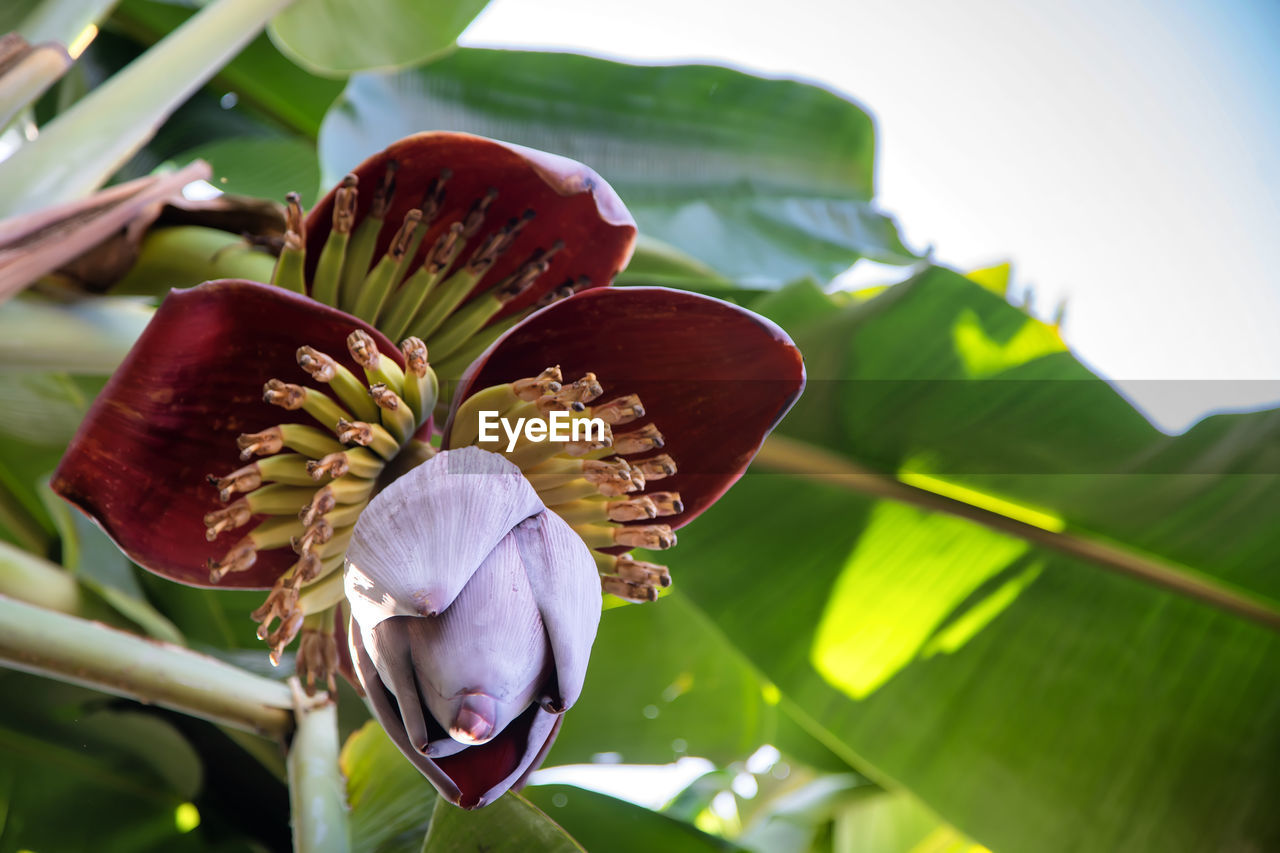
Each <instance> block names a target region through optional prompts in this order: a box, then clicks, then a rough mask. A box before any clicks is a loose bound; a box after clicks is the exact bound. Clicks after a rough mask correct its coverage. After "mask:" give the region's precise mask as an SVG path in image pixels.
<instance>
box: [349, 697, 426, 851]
mask: <svg viewBox="0 0 1280 853" xmlns="http://www.w3.org/2000/svg"><path fill="white" fill-rule="evenodd" d="M341 760H342V773H343V775H344V776H346V777H347V802H348V804H349V805H350V806H351V843H352V850H354V851H357V853H375V851H376V853H390V851H400V850H403V851H412V853H417V851H418V850H420V849H421V848H422V839H423V837H424V836H425V835H426V833H427V827H428V826H429V825H430V823H431V809H432V807H433V806H434V805H435V801H436V792H435V789H434V788H432V787H431V783H429V782H428V781H427V780H426V778H425V777H423V775H422V774H421V773H419V772H418V769H417V768H416V767H414V766H413V765H412V764H410V763H409V761H408V760H407V759H406V758H405V757H404V756H403V755H401V754H400V750H399V749H397V748H396V745H395V744H394V743H392V742H391V738H389V737H387V733H386V732H385V731H383V730H382V726H380V725H378V724H377V722H374V721H372V720H371V721H369V722H367V723H365V724H364V726H362V727H361V728H360V729H359V730H358V731H356V732H355V733H353V734H352V735H351V737H349V738H347V742H346V743H345V744H344V745H343V747H342V759H341Z"/></svg>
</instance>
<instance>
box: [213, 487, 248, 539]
mask: <svg viewBox="0 0 1280 853" xmlns="http://www.w3.org/2000/svg"><path fill="white" fill-rule="evenodd" d="M252 516H253V510H251V509H249V502H248V501H246V500H244V499H243V498H241V499H240V500H238V501H236V502H235V503H233V504H231V506H228V507H224V508H223V509H219V510H215V511H213V512H211V513H209V514H207V515H206V516H205V517H204V526H205V527H207V528H208V529H207V530H205V532H204V537H205V539H207V540H208V541H210V542H212V541H213V540H214V539H217V538H218V534H219V533H221V532H222V531H224V530H234V529H235V528H237V527H241V526H243V525H245V524H248V522H249V519H250V518H251V517H252Z"/></svg>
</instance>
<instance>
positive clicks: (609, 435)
mask: <svg viewBox="0 0 1280 853" xmlns="http://www.w3.org/2000/svg"><path fill="white" fill-rule="evenodd" d="M589 433H590V431H588V434H589ZM612 444H613V430H611V429H610V428H609V425H608V424H605V425H604V431H603V433H602V434H601V435H600V437H599V438H592V439H588V440H586V441H567V442H565V445H564V451H565V453H568V454H569V455H570V456H586V455H587V454H588V453H590V452H591V451H593V450H603V449H604V448H606V447H609V446H611V445H612Z"/></svg>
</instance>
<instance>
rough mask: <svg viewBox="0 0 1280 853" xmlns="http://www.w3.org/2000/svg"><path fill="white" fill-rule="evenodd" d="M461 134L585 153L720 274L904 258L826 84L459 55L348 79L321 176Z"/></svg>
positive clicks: (654, 225) (866, 129)
mask: <svg viewBox="0 0 1280 853" xmlns="http://www.w3.org/2000/svg"><path fill="white" fill-rule="evenodd" d="M421 130H461V131H468V132H471V133H477V134H480V135H482V136H491V137H495V138H498V139H505V140H507V141H509V142H517V143H520V144H522V145H528V146H531V147H533V148H541V149H543V150H547V151H555V152H557V153H559V154H564V155H566V156H569V157H573V158H575V159H577V160H581V161H582V162H584V163H586V164H587V165H589V166H591V167H592V168H594V169H596V170H597V171H598V172H600V174H601V175H603V176H604V178H605V179H606V180H608V181H609V183H610V184H612V185H613V187H614V188H615V189H617V190H618V192H619V194H620V195H621V196H622V198H623V200H624V201H626V202H627V206H628V207H629V208H630V209H631V211H632V213H634V214H635V217H636V221H637V222H638V223H639V225H640V230H641V232H643V233H646V234H648V235H650V236H652V237H657V238H659V239H660V240H663V241H665V242H667V243H669V244H671V245H672V246H674V247H676V248H677V249H680V250H681V251H683V252H685V253H687V254H689V255H691V256H693V257H694V258H696V259H697V260H699V261H701V262H702V263H704V264H707V265H709V266H710V267H712V268H714V269H715V270H717V271H719V272H720V273H723V274H724V275H726V276H728V277H730V278H732V279H735V280H738V281H745V282H747V283H749V284H752V285H756V286H759V285H767V286H778V285H780V284H782V283H783V282H786V281H790V280H792V279H794V278H797V277H799V276H802V275H816V276H818V277H819V278H822V279H824V280H825V279H828V278H830V277H831V276H833V275H835V274H836V273H839V272H841V271H842V270H844V269H845V268H847V267H848V266H849V265H850V264H852V263H853V262H854V261H856V260H858V259H859V258H863V257H866V258H873V259H876V260H881V261H886V262H889V263H904V262H907V261H909V260H911V259H912V256H911V254H910V253H909V252H908V251H907V250H906V249H905V248H904V247H903V246H902V243H901V242H900V240H899V237H898V233H897V228H896V226H895V225H894V224H893V222H892V221H891V220H890V219H889V218H887V217H886V216H884V215H883V214H881V213H880V212H878V211H877V210H876V209H875V207H874V205H873V204H872V203H871V200H872V194H873V180H872V177H873V158H874V149H875V134H874V129H873V127H872V124H871V119H870V117H869V116H868V115H867V114H866V113H865V112H863V111H862V110H861V109H860V108H859V107H858V106H857V105H856V104H854V103H852V102H851V101H849V100H846V99H844V98H842V97H840V96H838V95H835V94H833V93H831V92H829V91H827V90H825V89H820V88H818V87H816V86H809V85H805V84H803V83H798V82H794V81H790V80H765V79H761V78H759V77H753V76H751V75H748V74H743V73H741V72H738V71H732V70H729V69H726V68H715V67H711V66H697V65H681V66H669V67H642V66H635V65H623V64H620V63H616V62H608V61H605V60H602V59H593V58H590V57H586V56H574V55H571V54H554V53H523V52H516V51H494V50H459V51H457V52H456V53H454V54H452V55H450V56H449V57H447V58H445V59H443V60H440V61H438V62H435V63H433V64H431V65H429V66H427V67H425V68H420V69H416V70H414V71H410V72H405V73H402V74H398V75H391V76H382V75H378V76H375V75H357V76H355V77H353V78H352V79H351V82H350V84H349V85H348V87H347V91H346V92H345V93H344V94H343V96H342V98H340V99H339V100H338V102H337V103H336V104H335V105H334V108H333V110H332V111H331V112H330V114H329V115H328V116H327V117H326V119H325V123H324V127H323V128H322V130H321V135H320V157H321V166H322V170H323V175H324V180H325V183H326V184H331V183H333V182H335V181H336V180H338V179H339V178H341V176H342V175H343V174H344V173H345V172H346V171H348V170H349V169H351V168H352V167H354V166H355V165H356V164H358V163H359V162H360V161H361V160H362V159H364V158H365V157H367V156H369V155H370V154H373V153H374V152H376V151H378V150H380V149H382V148H383V147H385V146H386V145H387V144H388V143H390V142H392V141H394V140H396V139H399V138H400V137H402V136H405V135H408V134H410V133H414V132H417V131H421Z"/></svg>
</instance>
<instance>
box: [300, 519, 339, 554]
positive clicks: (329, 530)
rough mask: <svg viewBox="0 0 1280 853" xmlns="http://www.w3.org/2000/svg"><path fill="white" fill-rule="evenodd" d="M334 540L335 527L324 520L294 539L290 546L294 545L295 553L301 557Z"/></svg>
mask: <svg viewBox="0 0 1280 853" xmlns="http://www.w3.org/2000/svg"><path fill="white" fill-rule="evenodd" d="M332 538H333V525H332V524H330V523H329V522H327V521H325V520H324V519H323V518H322V519H320V520H319V521H317V522H316V523H315V524H313V525H311V526H310V527H308V528H307V529H306V530H305V531H303V533H302V535H301V536H295V537H293V539H291V540H290V544H292V545H293V553H295V554H299V555H301V554H308V553H310V552H311V549H312V548H314V547H315V546H317V545H323V544H324V543H326V542H328V541H329V540H330V539H332Z"/></svg>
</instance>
